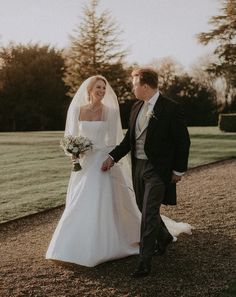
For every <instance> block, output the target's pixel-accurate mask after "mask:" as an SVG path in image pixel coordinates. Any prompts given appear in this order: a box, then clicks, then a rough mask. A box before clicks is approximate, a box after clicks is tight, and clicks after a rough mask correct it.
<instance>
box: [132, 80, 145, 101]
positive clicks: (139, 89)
mask: <svg viewBox="0 0 236 297" xmlns="http://www.w3.org/2000/svg"><path fill="white" fill-rule="evenodd" d="M132 82H133V92H134V95H135V97H136V98H137V99H140V100H145V93H146V85H145V84H144V85H140V82H139V77H138V76H134V77H133V81H132Z"/></svg>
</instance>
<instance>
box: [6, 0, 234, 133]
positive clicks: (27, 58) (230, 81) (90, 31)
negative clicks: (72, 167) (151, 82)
mask: <svg viewBox="0 0 236 297" xmlns="http://www.w3.org/2000/svg"><path fill="white" fill-rule="evenodd" d="M98 4H99V1H98V0H91V1H90V4H89V5H85V6H84V8H83V18H82V20H81V23H80V25H78V26H77V27H76V28H75V31H74V33H75V35H73V36H72V35H71V36H70V39H71V45H70V47H69V48H68V49H64V50H58V49H56V48H54V47H52V46H50V45H39V44H27V45H22V44H14V43H10V44H9V45H8V46H6V47H1V48H0V131H32V130H63V129H64V123H65V117H66V112H67V108H68V106H69V104H70V100H71V98H72V97H73V95H74V94H75V92H76V90H77V89H78V87H79V85H80V84H81V82H82V81H83V80H85V79H86V78H87V77H89V76H91V75H95V74H101V75H104V76H105V77H106V78H107V79H108V81H109V83H110V84H111V86H112V87H113V89H114V90H115V92H116V94H117V96H118V100H119V103H120V107H121V108H120V110H121V118H122V121H123V127H126V126H127V121H128V116H129V111H130V108H131V106H132V104H133V102H134V100H130V99H134V95H133V94H132V85H131V80H130V73H131V70H132V69H133V67H136V66H138V65H126V63H125V61H124V58H125V56H126V55H127V52H128V51H127V50H121V41H120V39H119V35H120V33H121V32H120V31H119V29H118V27H117V25H116V23H115V21H114V19H113V18H112V17H111V15H110V13H109V12H107V11H105V12H102V13H101V14H98V13H97V7H98ZM223 4H224V5H223V8H224V9H223V13H224V14H223V15H221V16H217V17H214V22H212V24H213V25H214V26H216V27H215V28H214V29H213V30H212V31H211V32H210V33H200V34H199V35H198V38H199V40H200V42H202V43H205V44H206V43H208V42H211V41H212V40H213V39H214V40H216V39H217V38H218V44H219V46H218V47H217V49H216V51H215V53H214V57H213V58H212V57H211V58H209V57H204V58H202V59H201V60H200V61H199V62H198V63H197V64H195V65H194V66H193V67H192V69H191V70H190V72H189V73H187V72H186V71H185V70H184V68H183V66H182V65H180V64H179V63H177V62H176V61H174V60H173V59H172V58H170V57H166V58H164V59H161V60H153V61H152V62H151V63H150V65H149V66H151V67H153V68H155V69H156V70H157V71H158V73H159V88H160V90H161V92H162V93H163V94H164V95H166V96H169V97H171V98H172V99H174V100H176V101H178V102H180V103H181V104H182V106H183V108H184V111H185V115H186V119H187V124H188V125H189V126H209V125H216V124H217V119H218V114H219V113H220V112H226V113H228V112H236V96H235V87H236V83H235V73H234V72H235V67H233V66H236V65H235V50H236V48H235V45H234V44H233V38H235V31H234V32H233V30H234V29H236V28H235V27H233V26H235V23H234V24H232V23H231V22H232V14H233V15H235V8H234V7H233V5H232V4H233V1H232V0H227V1H225V2H223ZM219 18H220V21H219ZM222 20H223V21H222ZM222 22H224V24H223V25H224V26H223V27H222V28H221V30H220V28H219V26H222ZM217 26H218V27H217ZM227 26H228V27H227ZM225 27H227V28H228V29H227V30H226V29H225ZM232 28H233V29H232ZM230 30H231V31H232V32H233V33H232V34H231V35H230V34H229V31H230ZM218 35H220V36H218ZM233 35H234V37H232V36H233ZM226 37H227V38H226ZM230 38H231V39H230Z"/></svg>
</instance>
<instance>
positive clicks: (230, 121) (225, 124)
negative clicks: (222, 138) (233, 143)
mask: <svg viewBox="0 0 236 297" xmlns="http://www.w3.org/2000/svg"><path fill="white" fill-rule="evenodd" d="M218 126H219V128H220V130H222V131H224V132H236V113H222V114H220V115H219V122H218Z"/></svg>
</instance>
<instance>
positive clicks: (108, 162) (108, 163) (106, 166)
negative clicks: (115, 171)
mask: <svg viewBox="0 0 236 297" xmlns="http://www.w3.org/2000/svg"><path fill="white" fill-rule="evenodd" d="M114 164H115V162H114V160H112V158H111V157H108V158H107V159H106V160H105V161H104V162H103V163H102V167H101V170H102V171H107V170H109V169H110V168H111V167H112V166H113V165H114Z"/></svg>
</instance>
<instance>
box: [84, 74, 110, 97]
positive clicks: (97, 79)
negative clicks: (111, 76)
mask: <svg viewBox="0 0 236 297" xmlns="http://www.w3.org/2000/svg"><path fill="white" fill-rule="evenodd" d="M99 80H101V81H103V82H104V83H105V85H107V82H106V80H105V79H104V78H103V77H102V76H99V75H96V76H94V77H93V78H91V80H90V82H89V84H88V86H87V91H88V101H90V98H89V95H90V93H91V91H92V89H93V87H94V85H95V83H96V82H97V81H99Z"/></svg>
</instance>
